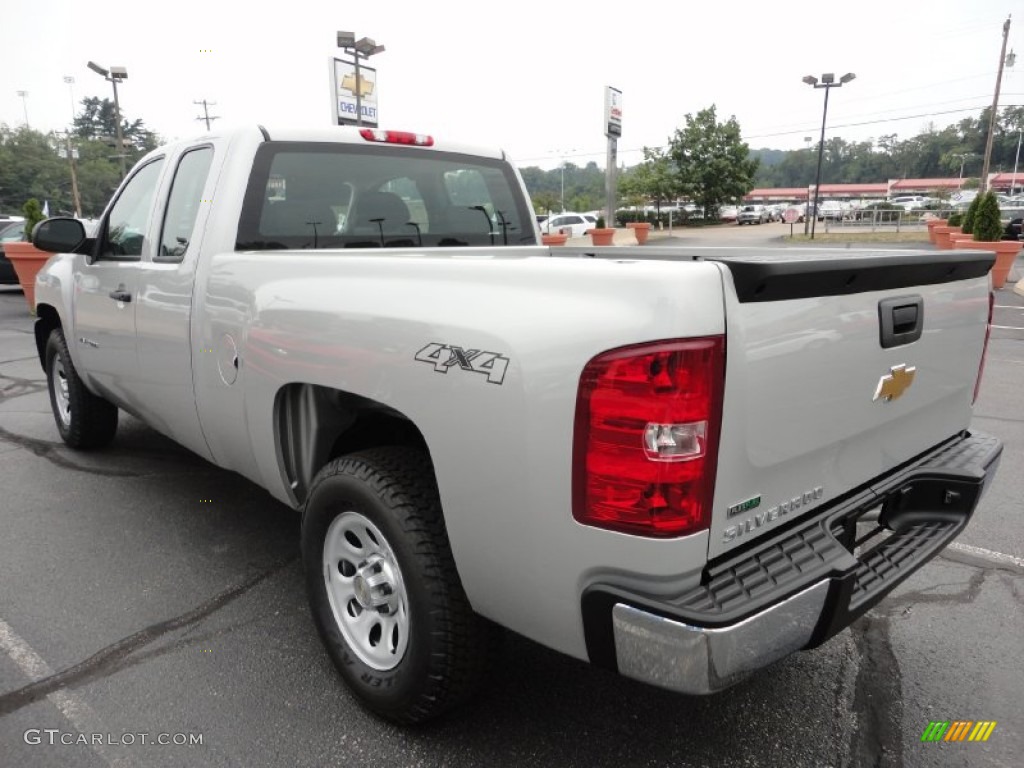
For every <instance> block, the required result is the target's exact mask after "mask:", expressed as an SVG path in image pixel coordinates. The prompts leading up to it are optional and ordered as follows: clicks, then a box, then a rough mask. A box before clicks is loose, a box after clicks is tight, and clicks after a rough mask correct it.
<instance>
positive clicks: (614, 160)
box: [604, 85, 622, 227]
mask: <svg viewBox="0 0 1024 768" xmlns="http://www.w3.org/2000/svg"><path fill="white" fill-rule="evenodd" d="M604 135H605V136H607V137H608V157H607V160H606V162H607V165H606V167H605V210H606V211H607V213H608V220H607V221H606V222H605V226H606V227H614V226H615V207H616V206H615V201H616V199H617V196H616V194H615V171H616V166H617V165H618V138H619V136H621V135H622V91H620V90H619V89H618V88H612V87H611V86H610V85H609V86H606V87H605V89H604Z"/></svg>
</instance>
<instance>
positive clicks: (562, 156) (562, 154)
mask: <svg viewBox="0 0 1024 768" xmlns="http://www.w3.org/2000/svg"><path fill="white" fill-rule="evenodd" d="M575 151H576V150H575V149H570V150H569V152H575ZM565 156H566V153H565V152H564V151H563V152H560V153H559V158H558V159H559V161H560V162H559V164H558V168H559V170H561V172H562V195H561V197H560V198H559V200H560V201H561V206H562V213H565Z"/></svg>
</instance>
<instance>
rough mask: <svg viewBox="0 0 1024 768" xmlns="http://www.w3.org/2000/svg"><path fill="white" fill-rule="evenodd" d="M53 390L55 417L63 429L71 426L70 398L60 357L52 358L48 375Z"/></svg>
mask: <svg viewBox="0 0 1024 768" xmlns="http://www.w3.org/2000/svg"><path fill="white" fill-rule="evenodd" d="M50 375H51V377H52V379H53V380H52V381H51V382H50V386H51V387H52V388H53V400H54V402H55V403H56V404H57V416H58V417H59V418H60V421H61V424H63V425H64V426H65V427H70V426H71V397H70V395H69V394H68V376H67V373H65V372H64V363H62V362H61V359H60V355H57V356H56V357H54V358H53V373H51V374H50Z"/></svg>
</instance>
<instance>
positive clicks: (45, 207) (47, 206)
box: [43, 200, 50, 218]
mask: <svg viewBox="0 0 1024 768" xmlns="http://www.w3.org/2000/svg"><path fill="white" fill-rule="evenodd" d="M43 216H45V217H46V218H50V201H49V200H47V201H46V202H44V203H43Z"/></svg>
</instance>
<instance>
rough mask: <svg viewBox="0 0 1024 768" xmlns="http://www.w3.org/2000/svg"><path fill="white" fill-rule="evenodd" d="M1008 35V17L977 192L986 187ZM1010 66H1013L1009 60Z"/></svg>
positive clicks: (1008, 18)
mask: <svg viewBox="0 0 1024 768" xmlns="http://www.w3.org/2000/svg"><path fill="white" fill-rule="evenodd" d="M1009 36H1010V17H1009V16H1007V17H1006V21H1005V22H1003V47H1002V49H1001V50H1000V51H999V74H997V75H996V93H995V96H993V97H992V114H990V115H989V116H988V138H987V139H986V140H985V162H984V163H983V164H982V166H981V186H980V187H979V188H978V191H979V193H981V192H985V191H986V190H987V189H988V169H989V164H990V163H991V161H992V141H993V139H995V133H996V112H997V110H998V109H999V88H1000V86H1002V84H1003V67H1004V66H1005V64H1006V39H1007V38H1008V37H1009ZM1011 66H1013V64H1012V62H1011Z"/></svg>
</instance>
